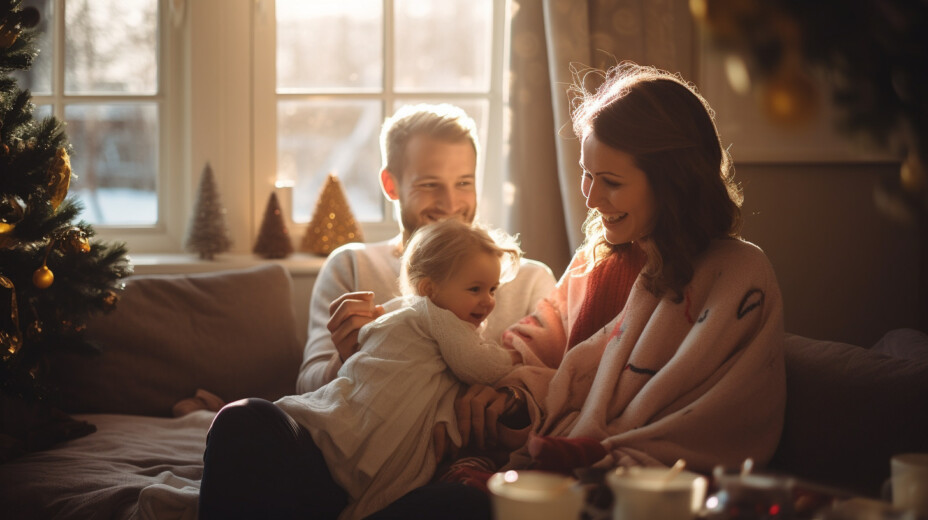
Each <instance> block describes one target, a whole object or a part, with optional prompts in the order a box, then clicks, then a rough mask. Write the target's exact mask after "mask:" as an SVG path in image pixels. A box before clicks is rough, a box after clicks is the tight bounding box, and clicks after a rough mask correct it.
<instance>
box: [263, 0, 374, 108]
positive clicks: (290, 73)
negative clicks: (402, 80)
mask: <svg viewBox="0 0 928 520" xmlns="http://www.w3.org/2000/svg"><path fill="white" fill-rule="evenodd" d="M276 6H277V7H276V9H277V89H278V92H282V91H283V92H288V91H289V92H294V91H300V90H304V91H305V90H312V89H327V90H340V89H346V90H347V89H350V90H365V91H380V90H381V89H382V86H383V72H382V71H383V60H382V55H383V51H382V49H383V28H382V20H383V9H382V6H381V0H325V1H323V0H315V1H312V2H307V1H306V0H277V4H276Z"/></svg>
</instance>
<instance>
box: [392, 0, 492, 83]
mask: <svg viewBox="0 0 928 520" xmlns="http://www.w3.org/2000/svg"><path fill="white" fill-rule="evenodd" d="M394 6H395V7H394V12H395V16H396V21H395V25H396V29H395V31H394V43H395V53H396V75H395V78H396V79H395V85H396V90H397V91H401V92H422V91H426V90H434V91H441V92H487V91H489V89H490V65H491V63H490V54H491V47H492V41H493V2H492V0H442V1H441V2H435V1H432V0H395V3H394Z"/></svg>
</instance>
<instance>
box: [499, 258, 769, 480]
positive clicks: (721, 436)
mask: <svg viewBox="0 0 928 520" xmlns="http://www.w3.org/2000/svg"><path fill="white" fill-rule="evenodd" d="M585 262H586V259H585V258H583V256H582V254H578V255H577V256H576V257H575V258H574V260H573V261H572V263H571V266H570V268H569V269H568V271H567V272H566V273H565V274H564V276H563V277H562V279H561V280H560V281H559V282H558V286H557V288H556V289H555V291H554V292H553V293H552V295H551V296H549V297H548V298H547V299H546V300H545V301H543V302H541V303H540V304H539V305H538V307H537V309H536V312H535V313H534V314H533V315H532V316H530V317H527V318H526V319H524V320H522V321H521V322H520V323H519V324H517V325H514V326H513V327H512V328H511V329H510V330H509V331H507V333H506V334H505V335H504V343H506V344H507V345H509V346H512V347H514V348H516V349H518V350H519V351H520V352H521V353H522V355H523V357H524V359H525V365H524V366H522V367H519V368H517V369H516V370H515V371H514V372H512V373H511V374H510V375H509V376H507V377H506V378H504V380H503V381H501V382H500V383H499V384H500V385H506V384H510V385H512V384H514V385H519V386H521V387H523V388H525V389H526V390H527V391H528V393H529V399H528V400H529V412H530V415H531V417H532V421H533V426H532V429H533V431H534V432H535V433H537V434H540V435H549V436H566V437H592V438H595V439H600V440H601V441H602V443H603V446H604V447H605V448H606V450H607V451H608V453H609V454H608V455H607V456H606V457H605V458H604V459H603V460H602V461H600V462H599V463H598V464H597V465H600V466H618V465H666V466H669V465H672V464H673V463H674V462H675V461H676V460H677V459H678V458H683V459H685V460H686V462H687V467H688V468H690V469H693V470H695V471H705V472H708V471H711V469H712V468H713V467H714V466H715V465H717V464H724V465H726V466H731V467H735V466H738V465H740V464H741V462H742V461H743V460H744V459H745V458H747V457H750V458H753V459H754V461H755V463H756V464H764V463H766V462H767V461H768V460H769V459H770V457H771V456H772V455H773V452H774V450H775V448H776V445H777V442H778V440H779V436H780V431H781V429H782V425H783V413H784V409H785V401H786V390H785V387H786V384H785V369H784V361H783V342H784V332H783V309H782V302H781V296H780V290H779V287H778V285H777V281H776V276H775V275H774V272H773V269H772V267H771V265H770V262H769V261H768V260H767V257H766V256H765V255H764V253H763V252H762V251H761V250H760V249H759V248H757V247H756V246H754V245H753V244H750V243H748V242H744V241H739V240H718V241H715V242H713V243H712V244H711V246H710V248H709V250H708V251H707V252H706V253H705V254H703V256H702V257H701V258H700V259H699V261H698V262H697V263H696V265H695V274H694V277H693V279H692V281H691V282H690V284H689V285H688V286H687V287H686V289H685V294H684V299H683V301H682V302H679V303H674V302H673V301H671V299H669V298H666V297H665V298H663V299H658V298H655V297H654V296H653V295H651V294H650V293H649V292H648V291H647V290H645V289H644V287H643V286H642V284H641V280H640V279H639V280H637V281H636V283H635V285H634V287H633V288H632V292H631V294H630V295H629V299H628V303H627V304H626V306H625V309H624V310H623V311H622V312H621V313H620V314H619V315H618V316H616V317H615V318H614V319H613V320H612V321H611V322H609V323H608V324H607V325H606V326H605V327H604V328H603V329H601V330H600V331H598V332H597V333H595V334H594V335H593V336H591V337H590V338H588V339H587V340H585V341H582V342H580V343H579V344H577V345H576V346H575V347H574V348H572V349H570V351H568V352H566V353H565V349H566V345H567V338H568V337H569V334H570V328H571V325H572V324H573V323H574V321H575V320H576V318H577V316H576V313H577V309H579V308H580V305H579V304H580V302H581V301H582V300H583V298H584V296H585V294H586V291H587V284H586V282H587V276H588V273H586V272H585V270H584V265H585ZM529 461H530V456H529V454H528V452H527V449H526V448H523V449H522V450H519V451H517V452H516V453H514V454H513V455H512V457H511V459H510V464H509V466H510V467H515V468H518V467H525V466H527V465H528V463H529Z"/></svg>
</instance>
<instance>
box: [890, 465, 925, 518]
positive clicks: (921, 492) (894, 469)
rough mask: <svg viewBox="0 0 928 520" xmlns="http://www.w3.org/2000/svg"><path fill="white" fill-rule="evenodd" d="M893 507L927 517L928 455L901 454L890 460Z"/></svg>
mask: <svg viewBox="0 0 928 520" xmlns="http://www.w3.org/2000/svg"><path fill="white" fill-rule="evenodd" d="M890 470H891V473H890V475H891V476H890V482H891V487H892V495H893V505H894V506H896V507H898V508H901V509H911V510H913V511H915V512H916V513H918V515H919V516H924V517H928V453H903V454H901V455H893V457H892V458H891V459H890Z"/></svg>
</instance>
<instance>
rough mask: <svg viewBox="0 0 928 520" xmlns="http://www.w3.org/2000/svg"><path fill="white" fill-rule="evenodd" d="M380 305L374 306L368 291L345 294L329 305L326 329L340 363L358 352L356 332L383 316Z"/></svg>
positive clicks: (370, 293)
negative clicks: (330, 335)
mask: <svg viewBox="0 0 928 520" xmlns="http://www.w3.org/2000/svg"><path fill="white" fill-rule="evenodd" d="M383 312H384V311H383V306H382V305H374V293H372V292H370V291H365V292H353V293H345V294H343V295H341V296H339V297H338V298H336V299H335V301H333V302H332V303H331V305H329V321H328V323H326V325H325V326H326V328H327V329H329V332H330V333H331V334H332V342H333V343H334V344H335V350H337V351H338V357H339V359H341V360H342V363H344V362H345V361H347V360H348V358H349V357H351V356H352V355H353V354H354V353H355V352H357V351H358V348H359V345H358V331H360V330H361V327H363V326H364V325H366V324H368V323H370V322H372V321H374V320H375V319H377V318H378V317H380V316H381V315H382V314H383Z"/></svg>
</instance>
